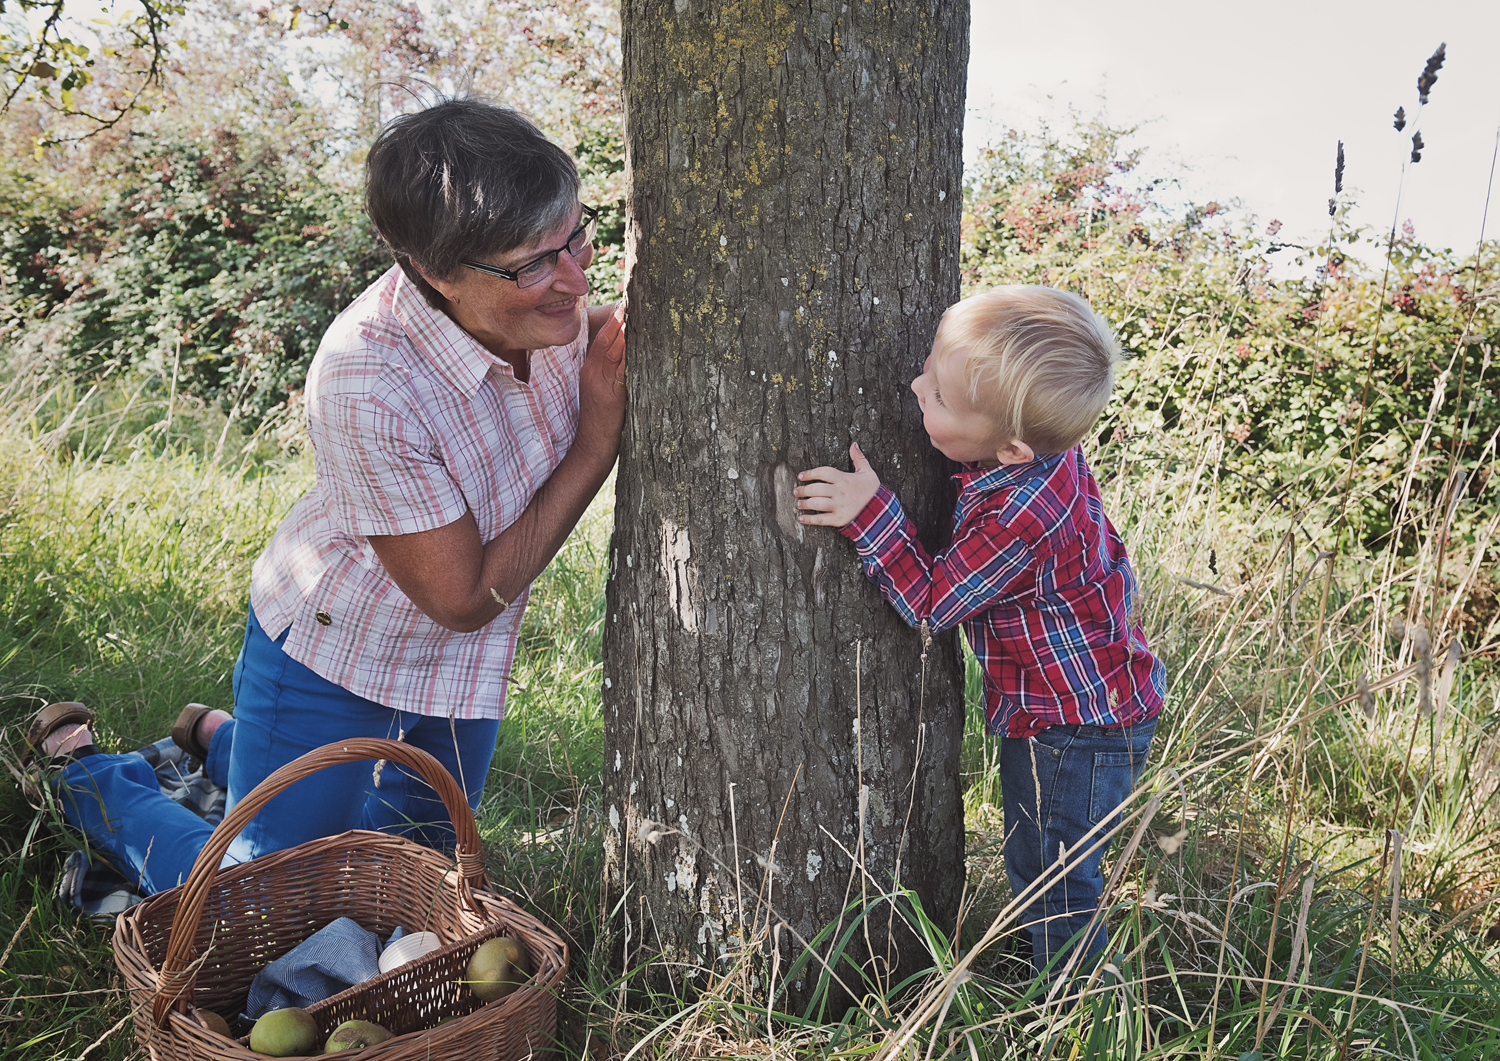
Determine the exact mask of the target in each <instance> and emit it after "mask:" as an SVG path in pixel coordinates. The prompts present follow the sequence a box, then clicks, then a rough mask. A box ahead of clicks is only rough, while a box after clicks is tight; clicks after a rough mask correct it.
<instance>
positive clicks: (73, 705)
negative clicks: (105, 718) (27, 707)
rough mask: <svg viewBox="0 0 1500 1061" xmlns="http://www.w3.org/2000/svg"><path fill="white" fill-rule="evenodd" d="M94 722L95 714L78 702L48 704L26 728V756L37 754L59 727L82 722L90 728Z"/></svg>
mask: <svg viewBox="0 0 1500 1061" xmlns="http://www.w3.org/2000/svg"><path fill="white" fill-rule="evenodd" d="M93 721H94V713H93V712H92V711H90V710H89V709H88V708H86V707H84V706H83V705H82V704H80V703H79V702H78V701H76V700H63V701H60V702H59V703H55V704H48V705H47V706H46V707H44V708H42V709H41V710H40V711H38V712H37V713H36V715H35V716H33V717H32V719H31V725H30V726H28V727H27V728H26V755H27V756H28V757H30V756H31V755H32V754H33V753H35V752H36V750H37V749H38V748H40V747H41V746H42V741H44V740H46V739H47V737H48V736H49V735H50V734H51V733H52V731H53V730H55V729H56V728H57V727H58V726H65V725H67V724H68V723H69V722H82V723H83V724H84V725H85V726H88V725H92V724H93Z"/></svg>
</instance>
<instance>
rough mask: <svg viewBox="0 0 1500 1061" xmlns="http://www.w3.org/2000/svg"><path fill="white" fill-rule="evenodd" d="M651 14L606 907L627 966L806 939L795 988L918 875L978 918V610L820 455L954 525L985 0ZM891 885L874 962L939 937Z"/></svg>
mask: <svg viewBox="0 0 1500 1061" xmlns="http://www.w3.org/2000/svg"><path fill="white" fill-rule="evenodd" d="M622 30H623V53H624V86H625V99H626V150H627V159H628V162H627V166H628V181H629V187H630V192H629V215H630V220H629V226H628V234H627V256H628V258H629V260H630V261H631V262H632V265H631V266H630V271H629V281H628V287H627V296H628V305H629V309H628V340H627V341H628V354H627V356H628V363H629V366H630V368H629V386H630V412H629V415H628V418H627V423H626V428H625V437H624V440H623V445H622V451H621V457H620V465H619V470H618V473H617V475H618V478H617V486H616V501H615V506H616V508H615V531H614V539H613V542H612V544H611V551H610V577H609V587H608V598H607V608H608V612H607V616H606V622H605V633H604V659H605V663H604V674H605V691H604V716H605V735H606V762H605V777H604V788H605V794H604V803H605V813H606V815H607V818H608V823H607V826H606V837H605V860H606V870H605V872H606V885H607V890H608V891H609V893H610V898H609V901H608V908H609V909H612V910H613V909H614V908H615V907H616V904H617V902H619V900H621V899H623V902H621V903H619V909H618V912H617V915H616V916H617V917H619V918H620V921H619V922H617V929H618V932H619V936H618V944H619V946H621V947H622V948H623V954H622V958H623V961H624V963H625V966H626V967H627V968H632V967H635V966H637V965H638V964H640V963H641V962H644V961H648V960H654V961H656V962H657V964H656V965H655V966H654V969H655V973H654V979H655V980H656V981H657V982H658V983H661V984H664V985H666V986H668V987H670V988H672V989H674V990H678V991H681V990H683V989H684V988H686V989H689V990H693V989H695V988H702V987H703V986H705V985H706V983H707V982H708V979H709V978H707V977H705V976H704V975H703V972H704V971H705V970H709V969H712V970H714V971H716V972H723V971H724V970H725V969H726V967H728V966H730V965H732V964H733V963H734V961H735V960H736V959H737V958H738V957H739V956H741V955H742V954H752V953H758V954H760V955H761V956H763V957H764V956H766V955H768V954H769V953H770V951H771V948H773V947H775V946H776V945H777V944H778V941H779V949H780V954H781V960H780V963H779V965H778V964H776V963H765V964H762V965H759V966H758V967H757V968H758V969H759V970H760V971H759V972H758V973H757V974H756V975H758V976H759V977H760V979H759V981H758V985H751V991H752V992H753V993H755V994H757V995H759V996H760V997H764V993H765V991H766V989H768V988H769V987H771V985H770V984H769V983H768V982H767V976H768V974H770V973H772V972H775V973H776V974H777V975H778V976H779V977H780V979H779V980H778V981H777V983H776V985H775V989H776V990H777V991H780V989H781V987H782V986H783V985H785V986H787V987H788V989H789V992H790V993H789V995H788V996H787V998H786V1000H785V1001H786V1004H787V1005H790V1006H792V1007H793V1008H800V1006H801V1004H802V1003H803V1002H805V1001H806V1000H807V999H808V998H809V997H811V996H812V994H813V987H814V983H815V980H816V974H817V972H818V969H819V966H818V965H817V964H816V963H814V964H812V965H811V966H806V967H803V968H801V969H797V968H794V966H793V965H792V964H791V963H792V962H794V961H795V959H796V958H797V957H798V956H799V955H800V954H802V953H803V941H809V940H812V939H813V938H814V936H815V935H816V934H817V933H818V932H819V931H820V930H822V929H824V928H825V926H832V925H835V924H840V923H841V924H842V925H843V927H845V928H847V927H848V926H849V924H850V923H851V916H852V915H849V914H844V913H843V911H844V908H845V905H846V903H847V902H849V901H850V900H859V899H861V898H865V899H873V898H875V897H877V896H879V895H881V894H882V893H886V892H889V891H891V889H892V885H893V882H894V881H898V880H899V882H900V886H901V887H902V888H905V889H910V890H911V892H913V893H914V894H915V895H916V896H917V897H918V899H919V900H920V902H921V905H922V908H923V910H924V911H925V913H926V916H928V917H929V918H930V919H932V920H933V921H934V922H936V923H937V924H939V925H945V926H948V927H951V925H952V922H953V919H954V916H955V914H956V911H957V906H958V901H959V896H960V892H961V890H962V884H963V809H962V804H961V800H960V793H959V746H960V742H961V738H962V733H963V721H964V706H963V668H962V663H961V659H960V655H959V649H958V642H957V640H956V635H954V634H952V633H949V634H945V635H941V636H938V637H937V638H935V639H932V641H931V643H930V647H929V649H928V650H927V651H926V652H925V655H924V639H923V635H922V633H921V632H920V631H917V630H913V629H911V628H909V627H907V626H906V625H905V624H904V623H903V622H902V621H901V619H900V617H899V616H898V615H897V614H896V612H895V610H894V609H892V608H891V607H890V606H889V605H887V604H886V603H885V602H884V601H883V600H882V599H881V598H880V595H879V593H878V592H877V591H876V589H875V587H874V586H873V585H871V584H870V583H868V582H867V581H866V580H865V578H864V577H863V575H862V573H861V571H860V568H859V564H858V558H857V556H856V554H855V552H854V550H853V547H852V546H851V545H850V543H849V542H847V541H845V540H844V539H843V538H842V537H840V536H839V535H838V534H837V533H836V532H835V531H832V530H829V529H826V528H814V527H803V526H802V525H801V524H799V523H798V522H797V519H796V505H795V499H794V498H793V496H792V488H793V486H794V485H795V482H796V475H797V472H798V471H799V470H802V469H806V468H812V467H816V466H818V465H822V464H834V465H835V466H838V467H843V468H848V466H849V464H848V448H849V443H850V442H851V441H856V440H857V441H858V442H859V443H860V445H861V447H862V448H863V449H864V451H865V454H866V455H867V456H868V457H869V459H870V460H871V462H872V463H873V464H874V466H875V469H876V470H877V471H878V472H879V473H880V475H881V478H882V480H883V481H884V482H886V483H887V484H888V485H890V486H891V487H892V489H894V490H896V492H897V494H898V496H900V497H901V499H902V501H903V503H904V504H905V505H906V507H907V511H908V512H909V513H910V514H911V515H912V517H913V519H914V520H915V521H916V523H917V525H918V527H919V528H920V529H921V531H922V533H923V535H924V537H925V538H926V540H927V541H928V544H929V545H930V546H936V545H940V544H941V542H942V540H943V538H944V537H945V535H946V533H947V525H948V522H949V520H950V517H951V511H952V502H953V494H952V486H951V483H950V482H949V480H948V473H949V472H950V471H951V470H952V468H951V467H950V466H948V465H947V464H946V462H945V461H944V459H943V458H942V457H941V455H940V454H938V453H937V452H936V451H934V450H933V449H932V448H931V446H930V445H929V443H928V441H927V437H926V435H925V434H924V432H923V430H922V423H921V415H920V412H919V410H918V408H917V403H916V401H915V399H914V398H913V396H912V394H911V393H910V391H909V389H908V383H909V381H910V380H911V379H912V378H913V377H914V376H915V375H917V374H918V373H919V372H920V371H921V366H922V362H923V359H924V358H925V357H926V356H927V353H928V351H929V349H930V347H931V343H932V338H933V335H934V333H935V331H936V329H937V323H938V320H939V318H940V317H941V316H942V313H943V311H944V310H945V309H946V308H947V307H948V306H949V305H951V304H952V303H953V302H954V301H956V300H957V298H958V285H959V268H958V267H959V259H958V251H959V211H960V202H961V200H962V195H961V191H962V185H961V181H962V160H961V154H960V152H961V128H962V124H963V114H964V80H965V73H966V67H967V63H968V4H967V3H966V2H962V0H961V2H954V0H928V2H901V0H886V2H879V0H876V2H871V0H847V2H842V0H805V2H803V3H799V4H795V5H793V4H789V3H786V2H785V0H780V2H777V0H745V2H731V0H624V2H623V8H622ZM861 865H862V867H863V873H861V872H859V871H858V867H859V866H861ZM871 909H872V910H873V913H872V916H871V917H870V919H869V921H868V922H867V924H868V929H869V934H868V937H867V936H866V933H865V931H864V930H863V929H861V930H860V931H858V932H856V933H855V937H856V939H857V941H858V946H857V947H855V948H854V950H855V952H857V953H854V954H853V960H854V962H855V963H859V964H861V965H862V966H863V968H864V971H865V973H866V974H867V975H868V974H871V973H873V974H874V975H876V976H882V977H883V976H884V975H885V974H887V973H889V972H890V971H891V967H892V966H893V965H895V964H899V966H900V968H902V969H903V970H910V969H912V968H921V967H923V966H924V965H926V964H928V963H929V962H930V956H928V955H926V954H923V953H915V952H916V951H918V950H919V949H920V948H918V947H917V946H916V945H915V942H914V940H913V939H912V938H910V937H909V936H908V937H903V936H902V935H901V933H899V932H898V933H896V934H895V935H894V936H893V937H892V938H893V939H894V940H895V941H896V943H897V944H898V949H899V951H900V953H899V954H897V953H893V952H892V949H891V947H890V946H889V945H888V942H887V939H886V937H885V930H886V927H887V925H888V924H889V923H890V909H889V907H871ZM778 926H783V927H780V930H779V931H778ZM903 938H904V942H903ZM867 939H868V946H869V950H870V951H873V955H872V954H871V953H869V952H867V951H864V950H863V949H862V948H864V947H865V946H866V941H867ZM828 950H829V947H828V945H827V944H826V943H824V944H822V945H821V946H820V952H821V953H823V954H824V955H825V956H826V955H827V953H828ZM872 956H873V958H874V961H867V959H869V958H871V957H872ZM839 975H840V977H841V979H842V980H843V981H844V983H845V985H846V986H847V987H848V988H851V989H854V990H855V992H856V993H863V991H864V988H863V987H862V986H860V984H859V982H858V976H859V975H860V974H859V973H858V972H857V971H856V970H855V968H854V966H853V965H844V966H842V968H841V970H840V973H839ZM749 982H750V980H749V975H748V974H747V978H746V983H747V984H748V983H749ZM757 986H758V990H757Z"/></svg>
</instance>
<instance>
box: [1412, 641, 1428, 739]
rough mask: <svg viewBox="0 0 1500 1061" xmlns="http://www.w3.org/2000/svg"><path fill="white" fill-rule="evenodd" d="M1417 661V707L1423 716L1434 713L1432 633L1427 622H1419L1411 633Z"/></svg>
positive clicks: (1426, 716)
mask: <svg viewBox="0 0 1500 1061" xmlns="http://www.w3.org/2000/svg"><path fill="white" fill-rule="evenodd" d="M1411 644H1412V649H1413V651H1414V652H1415V653H1416V657H1417V659H1416V663H1417V708H1418V710H1419V711H1420V712H1421V713H1422V717H1423V718H1428V717H1430V716H1431V715H1432V635H1431V634H1429V633H1428V632H1427V624H1426V623H1418V624H1417V628H1416V629H1415V630H1413V631H1412V635H1411Z"/></svg>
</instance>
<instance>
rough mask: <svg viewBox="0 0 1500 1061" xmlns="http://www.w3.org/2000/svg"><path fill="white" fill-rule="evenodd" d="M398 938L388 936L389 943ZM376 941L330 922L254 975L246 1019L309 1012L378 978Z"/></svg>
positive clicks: (345, 922)
mask: <svg viewBox="0 0 1500 1061" xmlns="http://www.w3.org/2000/svg"><path fill="white" fill-rule="evenodd" d="M400 936H401V929H399V928H398V929H396V931H395V932H394V933H392V935H391V938H390V940H389V941H388V942H389V943H394V942H395V941H396V940H397V939H398V938H399V937H400ZM382 949H383V948H382V947H381V944H380V937H379V936H377V935H375V933H373V932H366V931H365V930H364V929H362V928H360V927H359V926H358V925H357V924H355V923H354V922H353V921H351V920H349V919H348V918H347V917H341V918H339V919H338V920H337V921H332V922H329V923H328V924H327V925H324V926H323V927H322V928H320V929H318V931H316V932H314V933H313V934H312V935H311V936H308V937H307V938H306V939H305V940H303V941H302V942H301V943H299V944H297V946H295V947H293V948H292V949H291V950H289V951H287V952H286V953H285V954H283V955H282V956H281V957H279V958H277V959H276V960H275V961H274V962H272V963H271V964H270V965H267V966H266V967H265V968H264V969H262V970H261V971H260V972H258V973H256V974H255V979H254V980H252V981H251V982H250V997H249V998H248V999H246V1000H245V1016H247V1017H249V1018H250V1019H252V1020H254V1019H255V1018H256V1017H259V1016H260V1015H261V1014H262V1013H269V1012H270V1011H271V1010H273V1009H285V1008H286V1007H287V1006H302V1007H306V1006H310V1005H312V1004H313V1003H314V1002H321V1001H322V1000H323V999H325V998H328V997H329V996H330V995H336V994H338V993H339V992H340V991H342V990H344V989H345V988H347V987H352V986H353V985H355V984H357V983H360V982H361V981H363V980H368V979H370V978H371V977H372V976H377V975H379V973H380V952H381V950H382Z"/></svg>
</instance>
